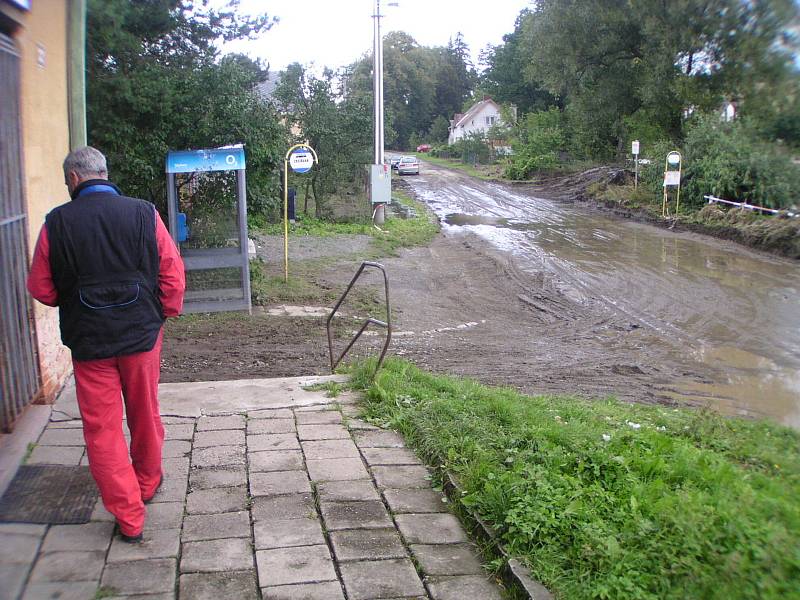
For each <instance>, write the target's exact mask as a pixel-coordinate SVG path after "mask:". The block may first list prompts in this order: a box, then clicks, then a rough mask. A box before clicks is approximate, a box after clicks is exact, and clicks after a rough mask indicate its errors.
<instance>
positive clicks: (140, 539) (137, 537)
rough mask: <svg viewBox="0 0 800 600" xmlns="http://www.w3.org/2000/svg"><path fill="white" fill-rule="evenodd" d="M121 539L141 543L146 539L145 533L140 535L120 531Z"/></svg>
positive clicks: (129, 542) (128, 542) (126, 541)
mask: <svg viewBox="0 0 800 600" xmlns="http://www.w3.org/2000/svg"><path fill="white" fill-rule="evenodd" d="M119 539H121V540H122V541H123V542H125V543H126V544H141V543H142V542H143V541H144V534H142V533H140V534H139V535H125V534H124V533H122V532H121V531H120V532H119Z"/></svg>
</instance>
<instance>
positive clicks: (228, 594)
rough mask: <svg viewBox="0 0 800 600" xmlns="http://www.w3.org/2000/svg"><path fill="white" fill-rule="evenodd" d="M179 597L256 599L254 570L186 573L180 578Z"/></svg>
mask: <svg viewBox="0 0 800 600" xmlns="http://www.w3.org/2000/svg"><path fill="white" fill-rule="evenodd" d="M179 585H180V595H181V598H188V599H190V600H226V599H230V600H258V586H257V584H256V573H255V570H254V569H253V570H249V571H236V572H231V573H187V574H185V575H181V578H180V582H179Z"/></svg>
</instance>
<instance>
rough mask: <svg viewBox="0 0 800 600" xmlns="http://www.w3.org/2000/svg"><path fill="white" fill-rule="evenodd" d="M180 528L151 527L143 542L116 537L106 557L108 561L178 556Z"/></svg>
mask: <svg viewBox="0 0 800 600" xmlns="http://www.w3.org/2000/svg"><path fill="white" fill-rule="evenodd" d="M180 537H181V530H180V529H151V530H149V531H147V532H146V535H145V536H144V542H142V543H141V544H128V543H125V542H123V541H122V539H121V538H119V537H115V538H114V541H113V542H112V543H111V549H110V550H109V551H108V556H107V557H106V562H107V563H116V562H128V561H131V560H147V559H150V558H177V556H178V549H179V547H180Z"/></svg>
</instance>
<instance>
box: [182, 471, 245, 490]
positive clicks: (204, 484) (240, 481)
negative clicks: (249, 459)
mask: <svg viewBox="0 0 800 600" xmlns="http://www.w3.org/2000/svg"><path fill="white" fill-rule="evenodd" d="M189 485H190V486H191V487H192V489H193V490H208V489H212V488H221V487H237V486H243V485H247V471H246V469H245V467H244V465H233V466H227V467H219V468H214V467H204V468H201V469H192V470H191V472H190V473H189Z"/></svg>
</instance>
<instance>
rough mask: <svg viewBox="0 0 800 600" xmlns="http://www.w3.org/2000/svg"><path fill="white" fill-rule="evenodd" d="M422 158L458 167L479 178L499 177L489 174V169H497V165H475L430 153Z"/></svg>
mask: <svg viewBox="0 0 800 600" xmlns="http://www.w3.org/2000/svg"><path fill="white" fill-rule="evenodd" d="M422 160H424V161H426V162H429V163H432V164H434V165H439V166H442V167H448V168H450V169H456V170H458V171H463V172H464V173H466V174H467V175H471V176H472V177H477V178H478V179H485V180H487V181H494V180H497V179H499V177H497V176H496V175H491V174H489V170H491V171H493V172H494V171H497V166H496V165H495V166H492V165H479V166H478V167H476V166H475V165H470V164H466V163H463V162H461V160H459V159H456V158H439V157H438V156H431V155H430V154H426V155H424V156H423V157H422Z"/></svg>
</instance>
